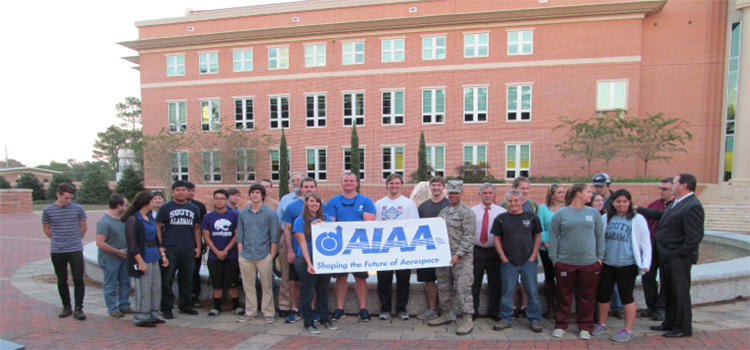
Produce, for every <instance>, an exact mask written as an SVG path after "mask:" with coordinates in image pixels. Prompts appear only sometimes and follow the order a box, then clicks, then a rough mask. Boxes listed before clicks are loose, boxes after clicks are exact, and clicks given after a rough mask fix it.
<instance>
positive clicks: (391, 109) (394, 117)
mask: <svg viewBox="0 0 750 350" xmlns="http://www.w3.org/2000/svg"><path fill="white" fill-rule="evenodd" d="M382 96H383V100H382V101H383V125H404V92H403V91H383V95H382Z"/></svg>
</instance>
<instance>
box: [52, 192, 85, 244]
mask: <svg viewBox="0 0 750 350" xmlns="http://www.w3.org/2000/svg"><path fill="white" fill-rule="evenodd" d="M81 221H86V212H85V211H84V210H83V207H82V206H80V205H78V204H75V203H70V204H69V205H67V206H64V207H61V206H59V205H57V203H52V204H50V205H48V206H47V207H46V208H44V211H43V212H42V224H49V229H50V232H51V233H52V238H51V240H50V253H70V252H77V251H82V250H83V243H81V238H82V237H81V224H80V222H81Z"/></svg>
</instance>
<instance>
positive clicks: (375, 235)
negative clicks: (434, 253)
mask: <svg viewBox="0 0 750 350" xmlns="http://www.w3.org/2000/svg"><path fill="white" fill-rule="evenodd" d="M342 231H343V229H342V228H341V226H337V227H336V233H333V232H324V233H322V234H320V235H318V237H317V238H316V239H315V247H316V248H317V250H318V252H320V253H321V254H323V255H325V256H333V255H337V254H339V253H341V254H342V255H350V254H351V253H352V250H361V251H362V254H383V253H388V252H389V251H390V250H391V249H399V250H400V251H402V252H413V251H416V249H417V247H424V248H425V249H427V250H435V249H437V247H436V245H443V244H446V242H445V241H443V240H442V239H440V238H435V237H433V236H432V232H431V231H430V226H429V225H420V226H419V227H418V228H417V230H416V232H414V233H413V237H412V239H411V242H410V241H409V240H407V238H406V232H405V231H404V228H403V227H393V228H392V229H391V232H390V234H389V235H387V236H384V233H385V232H383V231H384V228H382V227H375V228H374V229H373V232H372V237H370V236H369V235H368V234H367V230H365V229H364V228H356V229H354V232H353V233H352V236H351V239H349V242H348V243H347V244H346V246H344V235H343V233H342ZM385 237H387V238H386V240H385V242H383V238H385ZM342 250H343V253H342Z"/></svg>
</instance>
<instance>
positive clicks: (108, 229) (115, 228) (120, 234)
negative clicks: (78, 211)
mask: <svg viewBox="0 0 750 350" xmlns="http://www.w3.org/2000/svg"><path fill="white" fill-rule="evenodd" d="M96 234H97V235H102V236H104V237H105V238H104V243H107V244H109V245H110V246H112V248H115V249H127V248H128V242H127V241H126V240H125V223H122V222H120V220H117V219H116V218H113V217H111V216H109V214H104V215H102V218H101V219H99V222H97V223H96ZM98 257H99V259H104V260H122V258H120V257H119V256H117V255H115V254H112V253H108V252H105V251H104V250H102V249H99V255H98Z"/></svg>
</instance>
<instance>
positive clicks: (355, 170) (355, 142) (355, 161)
mask: <svg viewBox="0 0 750 350" xmlns="http://www.w3.org/2000/svg"><path fill="white" fill-rule="evenodd" d="M350 143H351V152H352V154H351V156H350V157H349V164H351V173H352V174H354V175H356V176H357V177H359V163H360V156H359V135H357V125H352V136H351V141H350ZM357 192H359V181H358V182H357Z"/></svg>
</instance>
